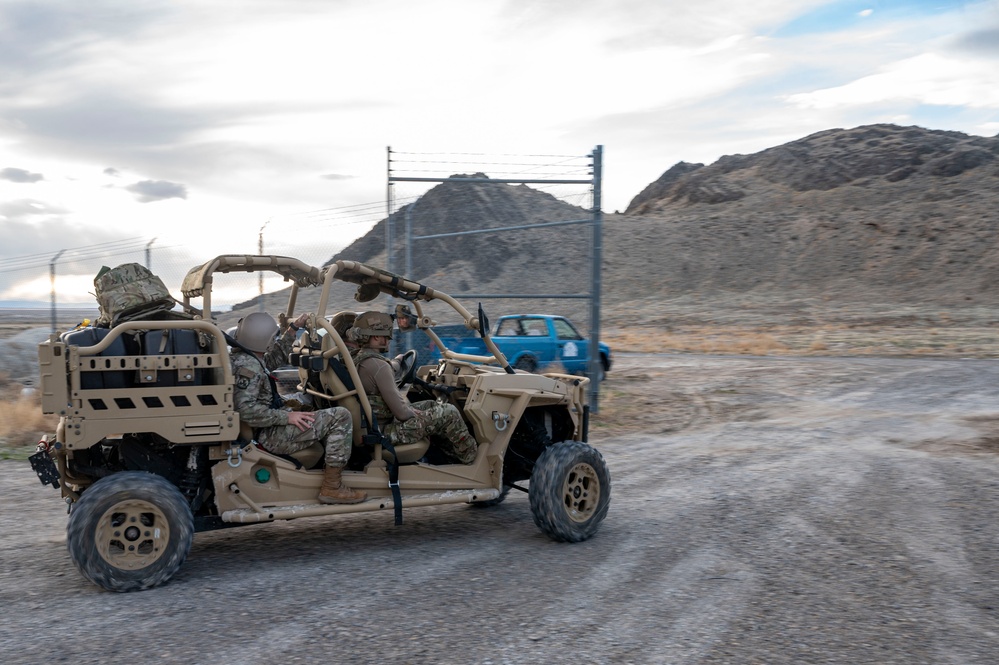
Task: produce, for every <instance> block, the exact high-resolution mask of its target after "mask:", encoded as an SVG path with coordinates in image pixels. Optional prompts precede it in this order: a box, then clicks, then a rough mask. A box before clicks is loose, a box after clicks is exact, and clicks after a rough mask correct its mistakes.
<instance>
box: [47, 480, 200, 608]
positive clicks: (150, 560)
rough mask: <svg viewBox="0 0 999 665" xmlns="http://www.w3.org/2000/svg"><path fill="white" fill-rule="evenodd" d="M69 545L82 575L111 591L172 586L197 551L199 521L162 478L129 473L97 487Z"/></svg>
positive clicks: (83, 503)
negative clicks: (193, 549) (170, 582)
mask: <svg viewBox="0 0 999 665" xmlns="http://www.w3.org/2000/svg"><path fill="white" fill-rule="evenodd" d="M66 534H67V541H68V542H67V545H68V548H69V554H70V557H71V558H72V559H73V563H75V564H76V567H77V568H79V570H80V573H82V574H83V576H84V577H85V578H87V579H88V580H90V581H91V582H93V583H94V584H96V585H98V586H101V587H103V588H105V589H107V590H108V591H138V590H141V589H149V588H152V587H155V586H158V585H160V584H163V583H165V582H166V581H167V580H169V579H170V578H171V577H172V576H173V575H174V573H176V572H177V570H178V569H179V568H180V566H181V565H182V564H183V563H184V560H185V559H186V558H187V554H188V552H189V551H190V550H191V542H192V541H193V539H194V517H193V515H192V514H191V508H190V507H189V506H188V504H187V501H186V500H185V499H184V496H183V495H182V494H181V493H180V490H178V489H177V488H176V487H175V486H174V485H172V484H171V483H170V482H169V481H168V480H166V479H165V478H163V477H162V476H157V475H155V474H152V473H146V472H144V471H124V472H121V473H116V474H114V475H111V476H108V477H106V478H102V479H100V480H98V481H97V482H96V483H94V484H93V485H92V486H91V487H90V488H89V489H87V491H85V492H84V493H83V496H82V497H81V498H80V500H79V501H78V502H77V503H76V505H75V506H74V507H73V511H72V513H70V516H69V523H68V525H67V527H66Z"/></svg>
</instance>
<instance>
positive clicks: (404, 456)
mask: <svg viewBox="0 0 999 665" xmlns="http://www.w3.org/2000/svg"><path fill="white" fill-rule="evenodd" d="M322 348H323V351H326V350H327V349H330V348H333V341H332V340H331V339H329V336H324V337H323V342H322ZM339 362H341V361H340V357H339V356H333V357H331V358H330V359H329V363H327V366H326V368H325V369H323V371H322V373H321V374H320V380H321V381H322V384H323V389H324V390H325V391H326V392H327V393H328V394H330V395H346V396H345V397H344V398H343V399H339V400H337V405H338V406H342V407H344V408H345V409H347V410H348V411H350V420H351V422H352V423H353V424H354V445H355V446H360V445H361V442H362V441H363V436H364V434H365V433H366V432H365V431H364V430H363V428H362V427H361V403H360V402H358V401H357V398H356V397H354V395H352V394H351V395H347V393H351V392H353V389H351V388H348V387H347V385H346V384H345V383H344V382H343V380H342V379H341V378H340V376H339V375H338V374H337V373H336V371H334V370H333V368H332V365H331V364H332V363H339ZM429 448H430V440H429V439H420V440H419V441H416V442H414V443H407V444H404V445H401V446H395V451H396V453H397V454H398V456H399V464H412V463H413V462H416V461H418V460H419V459H420V458H421V457H423V456H424V455H425V454H426V453H427V450H428V449H429ZM382 458H383V459H385V460H388V461H390V462H391V461H392V460H393V459H394V457H393V455H392V454H391V453H390V452H389V451H388V450H387V449H386V450H383V451H382Z"/></svg>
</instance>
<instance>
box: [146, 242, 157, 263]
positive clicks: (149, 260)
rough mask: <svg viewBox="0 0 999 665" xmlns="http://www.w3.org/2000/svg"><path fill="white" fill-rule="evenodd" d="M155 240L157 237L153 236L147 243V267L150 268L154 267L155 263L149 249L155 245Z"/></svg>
mask: <svg viewBox="0 0 999 665" xmlns="http://www.w3.org/2000/svg"><path fill="white" fill-rule="evenodd" d="M154 242H156V238H153V239H152V240H150V241H149V242H147V243H146V268H148V269H149V270H152V269H153V264H152V259H151V255H150V252H149V249H150V248H151V247H152V246H153V243H154Z"/></svg>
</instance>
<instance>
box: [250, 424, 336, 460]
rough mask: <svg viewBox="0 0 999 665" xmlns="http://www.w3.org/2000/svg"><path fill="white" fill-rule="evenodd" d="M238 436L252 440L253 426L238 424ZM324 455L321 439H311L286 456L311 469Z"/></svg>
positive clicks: (324, 449)
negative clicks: (311, 440)
mask: <svg viewBox="0 0 999 665" xmlns="http://www.w3.org/2000/svg"><path fill="white" fill-rule="evenodd" d="M239 438H240V439H242V440H243V441H253V428H252V427H250V426H249V425H247V424H246V423H240V424H239ZM325 456H326V447H325V446H324V445H323V444H322V442H321V441H313V442H312V443H311V444H309V446H308V447H307V448H302V449H301V450H296V451H295V452H293V453H289V455H288V457H291V458H293V459H295V460H297V461H298V463H299V464H301V465H302V467H303V468H306V469H313V468H315V466H316V464H318V463H319V460H321V459H323V457H325Z"/></svg>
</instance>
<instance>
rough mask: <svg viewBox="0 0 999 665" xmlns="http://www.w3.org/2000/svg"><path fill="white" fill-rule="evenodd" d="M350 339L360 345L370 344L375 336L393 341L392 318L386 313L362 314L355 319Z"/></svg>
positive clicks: (369, 312) (370, 312) (349, 332)
mask: <svg viewBox="0 0 999 665" xmlns="http://www.w3.org/2000/svg"><path fill="white" fill-rule="evenodd" d="M348 334H349V335H350V339H351V340H353V341H355V342H357V343H358V344H361V345H364V344H367V343H368V339H370V338H371V337H373V336H382V337H388V338H389V339H392V317H391V316H389V315H388V314H385V313H384V312H375V311H368V312H361V313H360V314H358V315H357V318H356V319H354V325H353V327H352V328H351V329H350V330H349V331H348Z"/></svg>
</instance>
